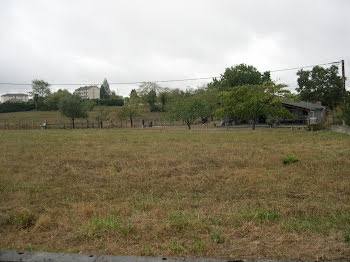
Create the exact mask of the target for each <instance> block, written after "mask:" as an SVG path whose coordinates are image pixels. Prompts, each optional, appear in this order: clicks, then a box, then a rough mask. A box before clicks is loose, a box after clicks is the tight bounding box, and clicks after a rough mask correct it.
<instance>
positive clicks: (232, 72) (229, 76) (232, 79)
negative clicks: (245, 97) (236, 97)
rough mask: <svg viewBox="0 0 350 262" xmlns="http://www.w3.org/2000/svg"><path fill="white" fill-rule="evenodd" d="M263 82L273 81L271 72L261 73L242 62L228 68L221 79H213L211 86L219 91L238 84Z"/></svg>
mask: <svg viewBox="0 0 350 262" xmlns="http://www.w3.org/2000/svg"><path fill="white" fill-rule="evenodd" d="M263 82H269V83H271V82H272V81H271V79H270V72H265V73H263V74H261V73H260V72H259V71H258V70H257V69H256V68H255V67H253V66H251V65H246V64H240V65H236V66H234V67H233V66H231V67H228V68H226V69H225V72H224V73H223V74H222V75H221V76H220V79H216V78H214V79H213V82H212V83H210V85H209V88H213V89H217V90H218V91H228V90H230V89H232V88H233V87H236V86H243V85H260V84H262V83H263Z"/></svg>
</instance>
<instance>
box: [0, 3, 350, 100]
mask: <svg viewBox="0 0 350 262" xmlns="http://www.w3.org/2000/svg"><path fill="white" fill-rule="evenodd" d="M349 14H350V1H349V0H329V1H323V0H317V1H316V0H313V1H311V0H309V1H308V0H290V1H287V0H285V1H282V0H275V1H272V0H271V1H268V0H264V1H261V0H244V1H234V0H231V1H223V0H217V1H214V0H211V1H204V0H198V1H192V0H187V1H179V0H176V1H175V0H172V1H170V0H169V1H168V0H159V1H152V0H151V1H150V0H147V1H141V0H140V1H133V0H129V1H112V0H111V1H101V0H95V1H88V0H81V1H78V0H31V1H28V0H1V1H0V82H14V83H30V82H31V81H32V80H33V79H35V78H37V79H44V80H46V81H48V82H49V83H50V84H52V89H53V90H57V89H58V88H67V89H68V90H70V91H74V89H75V88H78V87H79V86H63V87H62V86H55V85H54V84H55V83H98V84H99V85H100V84H102V82H103V79H104V78H107V80H108V81H109V82H130V81H152V80H167V79H181V78H193V77H210V76H218V75H220V74H222V73H223V72H224V70H225V68H226V67H229V66H232V65H236V64H240V63H246V64H251V65H253V66H255V67H256V68H257V69H258V70H260V71H265V70H276V69H283V68H289V67H297V66H303V65H313V64H319V63H327V62H332V61H339V60H341V59H344V60H345V66H346V68H345V70H346V73H348V74H347V75H348V76H349V75H350V74H349V73H350V17H349ZM272 78H273V79H274V80H277V81H278V82H281V83H286V84H288V85H289V88H290V89H291V90H293V89H294V88H295V87H296V86H297V83H296V71H293V72H283V73H282V72H280V73H273V74H272ZM205 82H206V81H188V82H180V83H166V84H161V85H162V86H166V87H170V88H175V87H179V88H186V87H193V88H195V87H197V86H199V85H202V84H204V83H205ZM347 86H349V85H348V84H347ZM132 88H137V85H111V89H112V90H115V91H117V93H118V94H120V95H123V96H126V95H129V93H130V90H131V89H132ZM30 90H31V87H30V86H8V85H0V94H4V93H11V92H24V93H27V92H29V91H30Z"/></svg>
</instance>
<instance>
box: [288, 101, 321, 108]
mask: <svg viewBox="0 0 350 262" xmlns="http://www.w3.org/2000/svg"><path fill="white" fill-rule="evenodd" d="M282 104H283V105H286V106H291V107H297V108H301V109H307V110H323V109H324V108H325V107H324V106H322V105H319V104H312V103H308V102H304V101H300V102H290V101H283V102H282Z"/></svg>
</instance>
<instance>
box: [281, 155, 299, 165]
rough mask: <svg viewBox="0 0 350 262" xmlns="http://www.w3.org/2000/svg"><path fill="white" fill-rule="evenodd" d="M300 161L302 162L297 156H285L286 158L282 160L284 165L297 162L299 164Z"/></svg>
mask: <svg viewBox="0 0 350 262" xmlns="http://www.w3.org/2000/svg"><path fill="white" fill-rule="evenodd" d="M299 161H300V160H299V159H298V158H297V157H295V156H285V157H284V158H282V163H283V164H284V165H288V164H292V163H296V162H299Z"/></svg>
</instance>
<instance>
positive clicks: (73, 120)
mask: <svg viewBox="0 0 350 262" xmlns="http://www.w3.org/2000/svg"><path fill="white" fill-rule="evenodd" d="M72 127H73V128H75V126H74V118H72Z"/></svg>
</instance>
